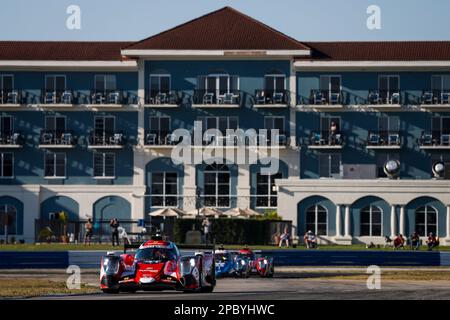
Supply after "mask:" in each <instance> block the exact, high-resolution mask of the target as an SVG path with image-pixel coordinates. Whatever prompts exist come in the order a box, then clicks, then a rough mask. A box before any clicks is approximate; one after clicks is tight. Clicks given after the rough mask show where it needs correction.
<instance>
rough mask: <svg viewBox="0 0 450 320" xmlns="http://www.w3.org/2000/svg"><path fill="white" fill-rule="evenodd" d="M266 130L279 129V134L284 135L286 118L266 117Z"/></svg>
mask: <svg viewBox="0 0 450 320" xmlns="http://www.w3.org/2000/svg"><path fill="white" fill-rule="evenodd" d="M264 129H267V130H272V129H278V133H280V134H283V133H284V117H264Z"/></svg>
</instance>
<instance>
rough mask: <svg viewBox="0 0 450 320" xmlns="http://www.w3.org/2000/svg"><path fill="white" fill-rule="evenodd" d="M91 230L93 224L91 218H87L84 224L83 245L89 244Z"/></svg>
mask: <svg viewBox="0 0 450 320" xmlns="http://www.w3.org/2000/svg"><path fill="white" fill-rule="evenodd" d="M92 230H93V225H92V220H91V218H89V219H88V221H87V222H86V223H85V224H84V231H85V232H84V245H86V244H88V245H90V244H91V238H92V233H93V232H92Z"/></svg>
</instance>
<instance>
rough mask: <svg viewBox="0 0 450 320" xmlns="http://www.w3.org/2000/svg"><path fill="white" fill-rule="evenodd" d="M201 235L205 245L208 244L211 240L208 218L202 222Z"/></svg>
mask: <svg viewBox="0 0 450 320" xmlns="http://www.w3.org/2000/svg"><path fill="white" fill-rule="evenodd" d="M202 227H203V234H204V235H205V243H206V244H208V243H209V241H210V238H211V221H209V219H208V218H206V219H205V220H203V222H202Z"/></svg>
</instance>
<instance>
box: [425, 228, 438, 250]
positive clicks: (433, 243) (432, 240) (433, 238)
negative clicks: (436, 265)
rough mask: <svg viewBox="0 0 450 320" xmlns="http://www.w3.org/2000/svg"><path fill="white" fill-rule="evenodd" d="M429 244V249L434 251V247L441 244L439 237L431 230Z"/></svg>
mask: <svg viewBox="0 0 450 320" xmlns="http://www.w3.org/2000/svg"><path fill="white" fill-rule="evenodd" d="M427 246H428V251H432V250H433V248H436V247H437V246H439V238H438V237H436V236H434V234H433V233H432V232H430V234H429V235H428V240H427Z"/></svg>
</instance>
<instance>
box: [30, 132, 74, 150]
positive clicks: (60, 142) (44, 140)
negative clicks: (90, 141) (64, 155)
mask: <svg viewBox="0 0 450 320" xmlns="http://www.w3.org/2000/svg"><path fill="white" fill-rule="evenodd" d="M39 144H41V145H54V146H73V145H74V144H75V138H74V136H73V133H72V132H71V131H69V130H63V131H58V130H42V131H41V135H40V137H39Z"/></svg>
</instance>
